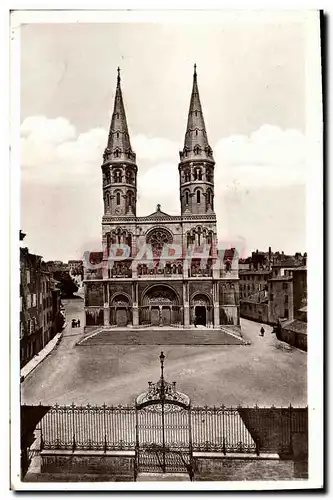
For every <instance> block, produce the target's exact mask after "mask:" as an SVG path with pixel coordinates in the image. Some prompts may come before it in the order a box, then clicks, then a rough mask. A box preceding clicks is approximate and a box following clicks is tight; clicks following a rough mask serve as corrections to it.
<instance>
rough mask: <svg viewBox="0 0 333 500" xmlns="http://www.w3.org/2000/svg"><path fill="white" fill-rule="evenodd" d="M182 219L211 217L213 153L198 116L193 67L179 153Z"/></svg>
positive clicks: (199, 112)
mask: <svg viewBox="0 0 333 500" xmlns="http://www.w3.org/2000/svg"><path fill="white" fill-rule="evenodd" d="M179 155H180V163H179V166H178V169H179V176H180V203H181V213H182V215H187V214H188V215H190V214H191V215H202V214H214V165H215V161H214V158H213V151H212V149H211V147H210V145H209V143H208V138H207V132H206V126H205V121H204V117H203V113H202V108H201V102H200V96H199V89H198V82H197V72H196V65H194V74H193V88H192V95H191V101H190V108H189V112H188V120H187V128H186V133H185V141H184V148H183V151H181V152H180V153H179Z"/></svg>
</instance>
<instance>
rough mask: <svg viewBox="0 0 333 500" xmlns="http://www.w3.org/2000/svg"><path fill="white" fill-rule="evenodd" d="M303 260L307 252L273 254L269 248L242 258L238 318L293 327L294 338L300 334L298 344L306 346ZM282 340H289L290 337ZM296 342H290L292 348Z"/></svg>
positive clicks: (304, 260)
mask: <svg viewBox="0 0 333 500" xmlns="http://www.w3.org/2000/svg"><path fill="white" fill-rule="evenodd" d="M306 260H307V255H306V253H305V254H303V255H302V254H301V253H296V254H295V255H293V256H291V255H285V254H284V253H283V252H281V253H280V252H275V253H273V252H272V251H271V248H269V250H268V252H259V251H258V250H256V252H253V253H252V256H251V257H248V258H247V259H243V260H242V262H241V264H240V266H239V267H240V269H239V291H240V314H241V317H244V318H247V319H251V320H253V321H258V322H260V323H268V324H271V325H277V324H282V323H283V324H285V325H286V327H287V326H288V328H289V330H292V329H293V327H295V329H296V330H297V332H296V333H295V334H293V335H294V338H296V339H297V338H298V337H300V335H302V340H299V342H298V343H299V344H302V345H305V344H306V341H305V340H304V338H303V336H304V335H306V333H304V332H306V312H307V310H306V304H307V271H306ZM287 321H289V323H288V324H287V323H286V322H287ZM294 321H296V322H297V323H293V322H294ZM300 322H301V323H303V324H300ZM280 334H281V332H280ZM285 337H286V339H289V340H290V338H291V334H290V333H288V335H287V334H286V335H285ZM289 340H286V341H288V342H289ZM295 342H297V340H295V341H293V342H290V343H293V345H295Z"/></svg>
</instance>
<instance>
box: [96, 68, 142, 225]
mask: <svg viewBox="0 0 333 500" xmlns="http://www.w3.org/2000/svg"><path fill="white" fill-rule="evenodd" d="M117 71H118V76H117V87H116V95H115V99H114V107H113V113H112V119H111V125H110V131H109V137H108V143H107V147H106V149H105V151H104V155H103V164H102V172H103V199H104V215H109V216H110V215H111V216H115V217H119V216H121V217H126V216H132V217H133V216H136V200H137V170H138V169H137V166H136V155H135V153H134V152H133V150H132V147H131V142H130V136H129V133H128V127H127V120H126V114H125V107H124V102H123V96H122V91H121V86H120V69H119V68H118V70H117Z"/></svg>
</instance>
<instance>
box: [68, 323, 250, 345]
mask: <svg viewBox="0 0 333 500" xmlns="http://www.w3.org/2000/svg"><path fill="white" fill-rule="evenodd" d="M245 343H246V342H245V341H244V340H243V339H242V338H241V337H240V336H239V335H236V334H235V333H234V332H230V333H229V332H228V330H227V328H225V329H223V330H222V329H212V328H200V327H198V328H192V329H185V328H180V329H176V328H159V329H141V330H134V329H127V330H122V329H119V328H114V329H110V330H104V329H100V330H97V331H96V332H93V333H89V334H88V335H87V336H85V337H84V338H83V339H81V340H80V341H79V342H78V344H77V345H82V346H88V345H90V346H91V345H103V344H105V345H106V344H111V345H112V344H113V345H240V344H245Z"/></svg>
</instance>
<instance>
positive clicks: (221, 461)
mask: <svg viewBox="0 0 333 500" xmlns="http://www.w3.org/2000/svg"><path fill="white" fill-rule="evenodd" d="M193 461H194V478H195V481H263V480H267V481H272V480H273V481H274V480H280V481H283V480H293V479H295V473H294V462H293V460H281V459H280V458H279V457H278V456H273V457H265V456H259V457H258V456H252V455H251V456H239V457H237V456H236V455H229V456H221V455H220V454H216V455H215V456H214V454H204V453H203V454H198V453H194V457H193Z"/></svg>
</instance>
